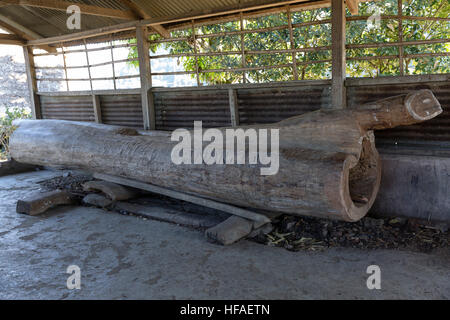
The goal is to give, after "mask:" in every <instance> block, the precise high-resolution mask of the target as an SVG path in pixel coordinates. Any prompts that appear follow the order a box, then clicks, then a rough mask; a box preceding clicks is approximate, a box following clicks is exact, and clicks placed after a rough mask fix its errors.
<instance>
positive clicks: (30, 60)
mask: <svg viewBox="0 0 450 320" xmlns="http://www.w3.org/2000/svg"><path fill="white" fill-rule="evenodd" d="M23 56H24V59H25V67H26V72H27V83H28V91H29V93H30V106H31V114H32V116H33V119H42V113H41V101H40V98H39V96H38V95H37V91H38V87H37V80H36V69H35V66H34V57H33V49H32V48H30V47H23Z"/></svg>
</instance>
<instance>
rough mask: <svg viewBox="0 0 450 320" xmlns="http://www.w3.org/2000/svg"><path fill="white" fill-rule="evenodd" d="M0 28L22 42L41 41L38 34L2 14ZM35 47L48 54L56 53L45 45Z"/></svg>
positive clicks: (54, 49)
mask: <svg viewBox="0 0 450 320" xmlns="http://www.w3.org/2000/svg"><path fill="white" fill-rule="evenodd" d="M0 28H2V29H4V30H6V31H7V32H9V33H12V34H15V35H16V36H18V37H20V38H22V39H24V40H28V41H30V40H39V39H42V36H41V35H40V34H38V33H36V32H34V31H32V30H30V29H28V28H26V27H24V26H22V25H21V24H19V23H17V22H15V21H13V20H12V19H10V18H8V17H6V16H4V15H2V14H0ZM37 47H38V48H40V49H42V50H45V51H48V52H56V48H54V47H50V46H48V45H46V44H42V45H37Z"/></svg>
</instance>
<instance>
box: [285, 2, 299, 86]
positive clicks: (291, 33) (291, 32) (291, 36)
mask: <svg viewBox="0 0 450 320" xmlns="http://www.w3.org/2000/svg"><path fill="white" fill-rule="evenodd" d="M287 18H288V26H289V41H290V43H291V45H290V48H291V50H292V71H293V73H294V80H298V70H297V52H296V51H295V42H294V30H293V28H292V15H291V8H290V7H289V6H288V7H287Z"/></svg>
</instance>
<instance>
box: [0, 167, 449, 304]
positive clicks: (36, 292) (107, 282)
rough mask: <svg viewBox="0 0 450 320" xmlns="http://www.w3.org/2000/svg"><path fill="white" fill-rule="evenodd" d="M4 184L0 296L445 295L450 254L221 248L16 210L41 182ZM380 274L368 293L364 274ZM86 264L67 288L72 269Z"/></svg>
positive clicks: (149, 227) (86, 213)
mask: <svg viewBox="0 0 450 320" xmlns="http://www.w3.org/2000/svg"><path fill="white" fill-rule="evenodd" d="M58 174H60V173H55V172H50V171H40V172H33V173H26V174H19V175H15V176H9V177H3V178H0V298H1V299H336V298H337V299H341V298H342V299H370V298H376V299H381V298H387V299H418V298H424V299H449V298H450V252H449V251H450V250H448V248H445V249H443V250H442V249H441V250H440V251H438V252H435V253H433V254H421V253H412V252H405V251H389V250H373V251H362V250H353V249H330V250H327V251H325V252H320V253H311V252H297V253H293V252H289V251H286V250H284V249H281V248H274V247H268V246H264V245H259V244H256V243H252V242H249V241H241V242H240V243H238V244H236V245H233V246H230V247H221V246H217V245H213V244H210V243H208V242H206V241H205V238H204V236H203V233H201V232H199V231H195V230H190V229H187V228H183V227H179V226H176V225H171V224H168V223H162V222H157V221H151V220H147V221H144V220H142V219H139V218H136V217H131V216H123V215H119V214H116V213H108V212H105V211H102V210H97V209H89V208H82V207H70V208H68V207H66V208H57V209H54V210H52V211H50V212H49V213H47V214H45V215H42V216H40V217H30V216H23V215H19V214H17V213H15V203H16V201H17V199H19V198H21V197H24V196H26V195H28V194H29V193H30V192H31V191H33V190H38V189H39V186H38V185H37V184H36V182H38V181H40V180H44V179H48V178H51V177H53V176H55V175H58ZM372 264H376V265H379V266H380V268H381V287H382V289H381V290H368V289H367V287H366V279H367V277H368V276H369V275H367V274H366V268H367V266H369V265H372ZM69 265H78V266H79V267H80V268H81V277H82V279H81V286H82V288H81V290H68V289H67V287H66V280H67V277H68V276H69V275H68V274H66V268H67V267H68V266H69Z"/></svg>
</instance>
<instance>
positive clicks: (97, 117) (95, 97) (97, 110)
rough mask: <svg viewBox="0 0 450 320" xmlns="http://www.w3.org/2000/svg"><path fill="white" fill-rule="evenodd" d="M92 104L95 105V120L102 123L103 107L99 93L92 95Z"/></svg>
mask: <svg viewBox="0 0 450 320" xmlns="http://www.w3.org/2000/svg"><path fill="white" fill-rule="evenodd" d="M92 105H93V106H94V116H95V122H97V123H102V109H101V104H100V97H99V96H98V95H95V94H93V95H92Z"/></svg>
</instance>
